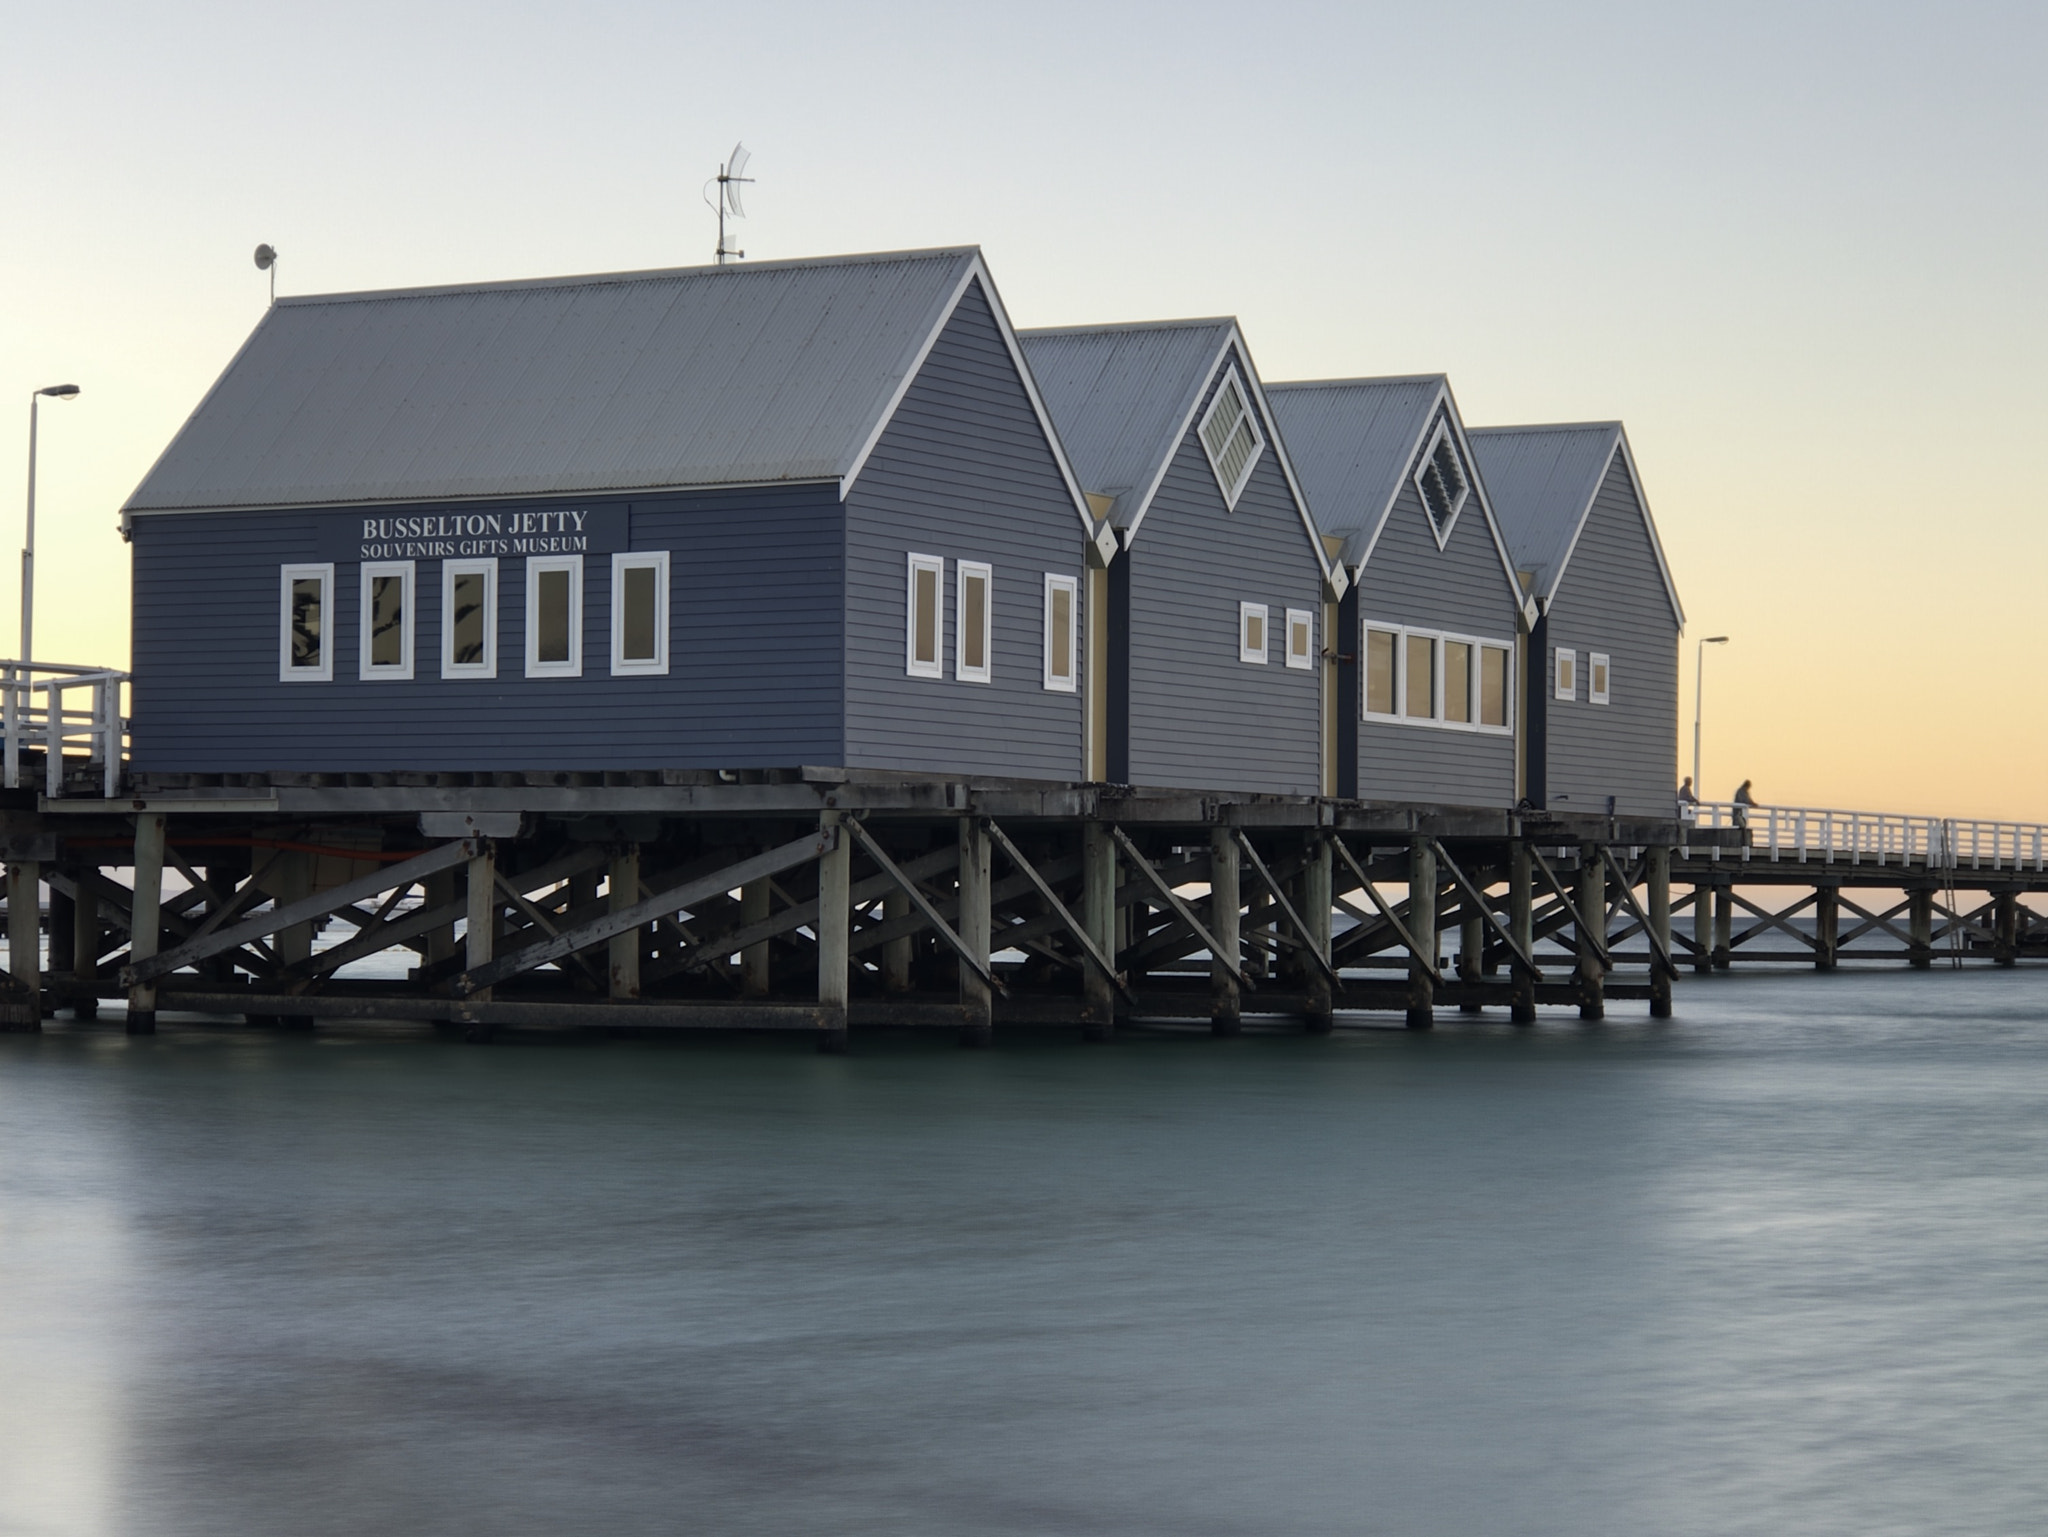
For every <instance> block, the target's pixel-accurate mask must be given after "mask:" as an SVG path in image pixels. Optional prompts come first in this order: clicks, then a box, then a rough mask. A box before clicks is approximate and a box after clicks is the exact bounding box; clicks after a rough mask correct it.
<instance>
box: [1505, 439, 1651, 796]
mask: <svg viewBox="0 0 2048 1537" xmlns="http://www.w3.org/2000/svg"><path fill="white" fill-rule="evenodd" d="M1471 436H1472V450H1473V452H1474V453H1475V454H1477V455H1478V458H1479V469H1480V473H1481V474H1482V475H1484V476H1485V478H1486V484H1487V487H1488V488H1489V490H1490V491H1491V492H1492V494H1493V498H1494V506H1495V508H1496V509H1498V511H1499V513H1500V520H1501V526H1502V528H1503V529H1504V530H1505V531H1506V533H1507V538H1508V545H1509V548H1510V549H1512V550H1513V551H1514V556H1515V565H1516V569H1517V570H1519V571H1521V572H1523V573H1525V576H1526V582H1527V585H1528V587H1529V589H1530V591H1531V592H1532V593H1533V594H1534V596H1535V600H1536V605H1537V617H1536V620H1535V623H1534V627H1533V630H1532V633H1531V636H1530V648H1529V649H1530V653H1531V655H1532V657H1534V658H1535V659H1536V665H1534V666H1532V667H1531V668H1530V669H1529V676H1528V681H1527V686H1526V688H1525V689H1524V691H1523V701H1524V703H1523V708H1524V711H1525V712H1526V715H1527V727H1526V735H1527V743H1526V762H1527V778H1528V783H1527V794H1528V797H1529V799H1530V801H1531V802H1532V803H1533V804H1535V805H1537V806H1539V807H1543V808H1545V809H1547V810H1551V811H1572V812H1585V813H1592V814H1594V815H1599V814H1602V813H1605V814H1609V815H1615V814H1618V815H1621V816H1652V817H1668V816H1670V815H1672V814H1673V810H1674V802H1673V794H1674V787H1675V786H1676V784H1677V779H1678V637H1679V634H1680V632H1681V631H1682V630H1683V629H1684V628H1685V611H1684V609H1683V608H1681V607H1680V605H1679V601H1678V588H1677V586H1676V584H1674V583H1673V581H1672V580H1671V568H1670V566H1669V565H1668V564H1667V563H1666V561H1665V559H1664V547H1663V544H1662V543H1661V542H1660V541H1659V539H1658V538H1657V524H1656V521H1655V520H1654V519H1653V518H1652V517H1651V516H1650V504H1649V502H1648V501H1647V500H1646V499H1645V498H1644V496H1643V491H1642V480H1641V478H1640V477H1639V476H1638V475H1637V473H1636V466H1635V458H1634V456H1633V455H1632V454H1631V453H1630V452H1629V446H1628V434H1627V433H1626V432H1624V431H1623V430H1622V426H1621V423H1619V422H1590V423H1575V424H1567V425H1560V426H1537V427H1476V428H1474V429H1473V430H1472V434H1471Z"/></svg>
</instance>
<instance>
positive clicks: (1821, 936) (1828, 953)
mask: <svg viewBox="0 0 2048 1537" xmlns="http://www.w3.org/2000/svg"><path fill="white" fill-rule="evenodd" d="M1841 932H1842V888H1841V887H1839V886H1816V887H1815V888H1814V892H1813V969H1814V970H1815V971H1833V970H1834V969H1835V968H1836V967H1837V966H1839V965H1840V964H1841V961H1840V956H1839V953H1838V952H1839V949H1840V936H1841Z"/></svg>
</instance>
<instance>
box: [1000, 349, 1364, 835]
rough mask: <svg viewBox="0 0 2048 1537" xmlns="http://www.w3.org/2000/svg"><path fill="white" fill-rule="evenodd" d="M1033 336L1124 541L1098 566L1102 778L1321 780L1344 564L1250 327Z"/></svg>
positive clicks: (1059, 417)
mask: <svg viewBox="0 0 2048 1537" xmlns="http://www.w3.org/2000/svg"><path fill="white" fill-rule="evenodd" d="M1020 340H1021V341H1022V343H1023V347H1024V351H1025V355H1026V357H1027V358H1028V359H1029V360H1030V364H1031V369H1032V372H1033V373H1034V375H1036V377H1037V380H1038V385H1039V388H1040V389H1041V390H1042V391H1043V392H1044V397H1045V401H1046V405H1047V407H1048V408H1049V409H1050V411H1051V412H1052V416H1053V420H1054V422H1055V423H1056V425H1057V427H1058V429H1059V432H1060V435H1061V438H1062V440H1063V442H1064V443H1065V445H1066V448H1067V452H1068V454H1069V456H1070V458H1071V460H1072V463H1073V465H1074V469H1075V473H1076V474H1077V475H1078V476H1079V477H1080V480H1081V484H1082V487H1083V489H1084V490H1085V491H1086V492H1088V493H1089V496H1090V499H1091V503H1092V504H1093V506H1094V508H1095V510H1096V512H1097V514H1098V515H1099V516H1100V517H1102V518H1103V520H1104V521H1105V523H1106V524H1107V525H1108V526H1109V528H1110V529H1112V530H1113V531H1114V535H1115V540H1116V544H1115V548H1116V549H1117V550H1118V551H1119V553H1116V554H1115V555H1114V558H1113V560H1112V561H1111V562H1109V564H1108V569H1107V570H1106V571H1099V572H1097V573H1095V574H1094V575H1093V576H1092V578H1091V587H1092V592H1091V605H1090V607H1091V613H1092V615H1093V616H1094V620H1095V622H1094V623H1092V624H1091V630H1092V632H1093V634H1092V636H1091V641H1092V655H1091V660H1092V662H1093V664H1094V665H1095V666H1096V667H1097V668H1098V676H1099V677H1100V679H1101V680H1102V685H1103V686H1102V689H1101V696H1100V697H1101V701H1102V704H1101V716H1100V718H1099V730H1098V735H1099V737H1100V740H1101V743H1102V747H1101V751H1100V754H1099V757H1098V761H1097V762H1096V764H1094V765H1093V768H1094V771H1095V774H1096V776H1097V777H1100V778H1103V779H1107V780H1109V781H1112V782H1115V783H1125V784H1136V785H1150V786H1168V787H1177V788H1184V789H1209V788H1216V789H1232V790H1241V791H1256V792H1266V793H1275V794H1296V795H1314V794H1319V793H1322V792H1323V791H1324V790H1325V788H1326V786H1325V784H1324V773H1323V754H1322V746H1321V734H1322V727H1321V721H1322V712H1323V698H1324V691H1325V686H1326V685H1325V674H1326V670H1327V669H1326V666H1325V663H1324V661H1323V657H1322V653H1323V651H1324V649H1325V648H1324V636H1323V631H1324V621H1323V608H1324V602H1325V597H1326V588H1327V585H1328V583H1329V582H1330V581H1331V579H1332V567H1331V566H1330V565H1329V563H1328V562H1327V561H1326V560H1325V557H1324V554H1323V551H1322V548H1321V545H1320V542H1319V540H1318V538H1317V536H1316V531H1315V527H1314V523H1313V520H1312V519H1311V517H1310V515H1309V512H1308V507H1307V503H1306V500H1305V498H1304V497H1303V495H1302V492H1301V489H1300V487H1299V484H1298V483H1297V481H1296V479H1295V476H1294V472H1293V469H1292V468H1291V466H1290V465H1289V463H1288V460H1287V455H1286V452H1285V450H1284V449H1283V448H1282V446H1281V442H1280V438H1279V435H1278V433H1277V432H1276V431H1275V430H1274V425H1273V421H1272V417H1271V414H1270V411H1269V409H1268V407H1267V404H1266V401H1265V398H1264V395H1263V392H1262V390H1261V388H1260V385H1259V379H1258V375H1257V372H1256V371H1255V369H1254V368H1253V366H1252V361H1251V354H1250V350H1249V349H1248V348H1247V347H1246V346H1245V343H1244V338H1243V336H1242V335H1241V334H1240V332H1239V330H1238V327H1237V323H1236V322H1235V321H1232V320H1228V319H1217V320H1190V321H1169V322H1158V323H1140V324H1134V325H1116V326H1083V327H1072V328H1061V329H1050V330H1027V331H1024V332H1021V333H1020ZM1098 564H1100V563H1099V562H1098ZM1340 580H1341V579H1340Z"/></svg>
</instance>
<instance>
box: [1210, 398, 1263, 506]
mask: <svg viewBox="0 0 2048 1537" xmlns="http://www.w3.org/2000/svg"><path fill="white" fill-rule="evenodd" d="M1196 435H1197V436H1198V437H1200V438H1201V440H1202V449H1203V451H1204V452H1205V453H1207V454H1208V456H1209V468H1210V469H1212V470H1214V471H1215V472H1216V484H1217V485H1218V486H1220V487H1222V489H1223V500H1224V502H1225V504H1226V505H1228V506H1230V507H1233V508H1234V507H1236V506H1237V499H1238V496H1239V495H1240V494H1241V493H1242V492H1243V491H1244V486H1245V482H1246V481H1248V480H1250V479H1251V478H1252V466H1253V465H1255V464H1257V463H1258V462H1259V451H1260V450H1261V449H1263V448H1264V447H1265V446H1266V439H1265V437H1264V435H1263V434H1262V433H1260V431H1259V419H1258V418H1257V417H1256V416H1254V415H1253V414H1252V407H1251V398H1250V396H1249V395H1248V394H1247V393H1246V392H1245V387H1244V381H1243V380H1242V379H1240V378H1238V376H1237V370H1236V369H1235V368H1232V369H1231V370H1230V372H1229V373H1227V374H1225V375H1224V376H1223V382H1222V383H1221V384H1219V385H1218V386H1216V393H1215V394H1214V395H1213V396H1211V397H1210V399H1209V409H1208V410H1206V411H1204V412H1203V413H1202V424H1201V426H1200V427H1199V428H1197V429H1196Z"/></svg>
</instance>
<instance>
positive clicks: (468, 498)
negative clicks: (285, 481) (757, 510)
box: [121, 475, 839, 528]
mask: <svg viewBox="0 0 2048 1537" xmlns="http://www.w3.org/2000/svg"><path fill="white" fill-rule="evenodd" d="M767 486H831V487H832V488H833V490H834V491H835V492H837V490H838V488H839V481H838V478H837V477H836V476H832V475H792V476H789V477H787V478H781V479H776V480H718V481H705V480H700V481H692V482H691V483H690V484H688V485H683V486H670V485H660V486H599V487H590V486H585V487H583V488H582V489H580V490H576V491H517V492H498V491H484V492H478V493H476V494H474V495H462V496H409V497H397V498H393V497H365V498H364V499H363V500H361V501H355V502H335V501H325V502H248V503H236V504H235V505H234V506H232V507H220V506H216V505H214V504H212V503H200V504H198V505H195V506H191V507H132V508H123V509H122V512H121V520H122V526H123V527H124V528H125V527H127V525H128V522H129V520H130V519H133V518H196V517H209V518H211V517H221V518H225V517H232V516H234V515H235V514H236V513H250V514H257V515H260V514H263V513H275V512H303V513H314V514H318V513H328V512H344V513H346V512H361V511H362V510H363V509H365V508H368V507H468V506H474V505H477V504H485V505H491V506H495V505H497V504H498V503H501V502H552V503H556V504H560V503H563V502H576V501H596V500H598V499H599V498H604V499H606V500H610V499H613V498H617V497H631V498H634V499H636V500H637V499H639V498H641V497H648V496H688V495H689V494H690V493H692V492H694V491H750V490H754V489H756V488H760V487H767Z"/></svg>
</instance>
